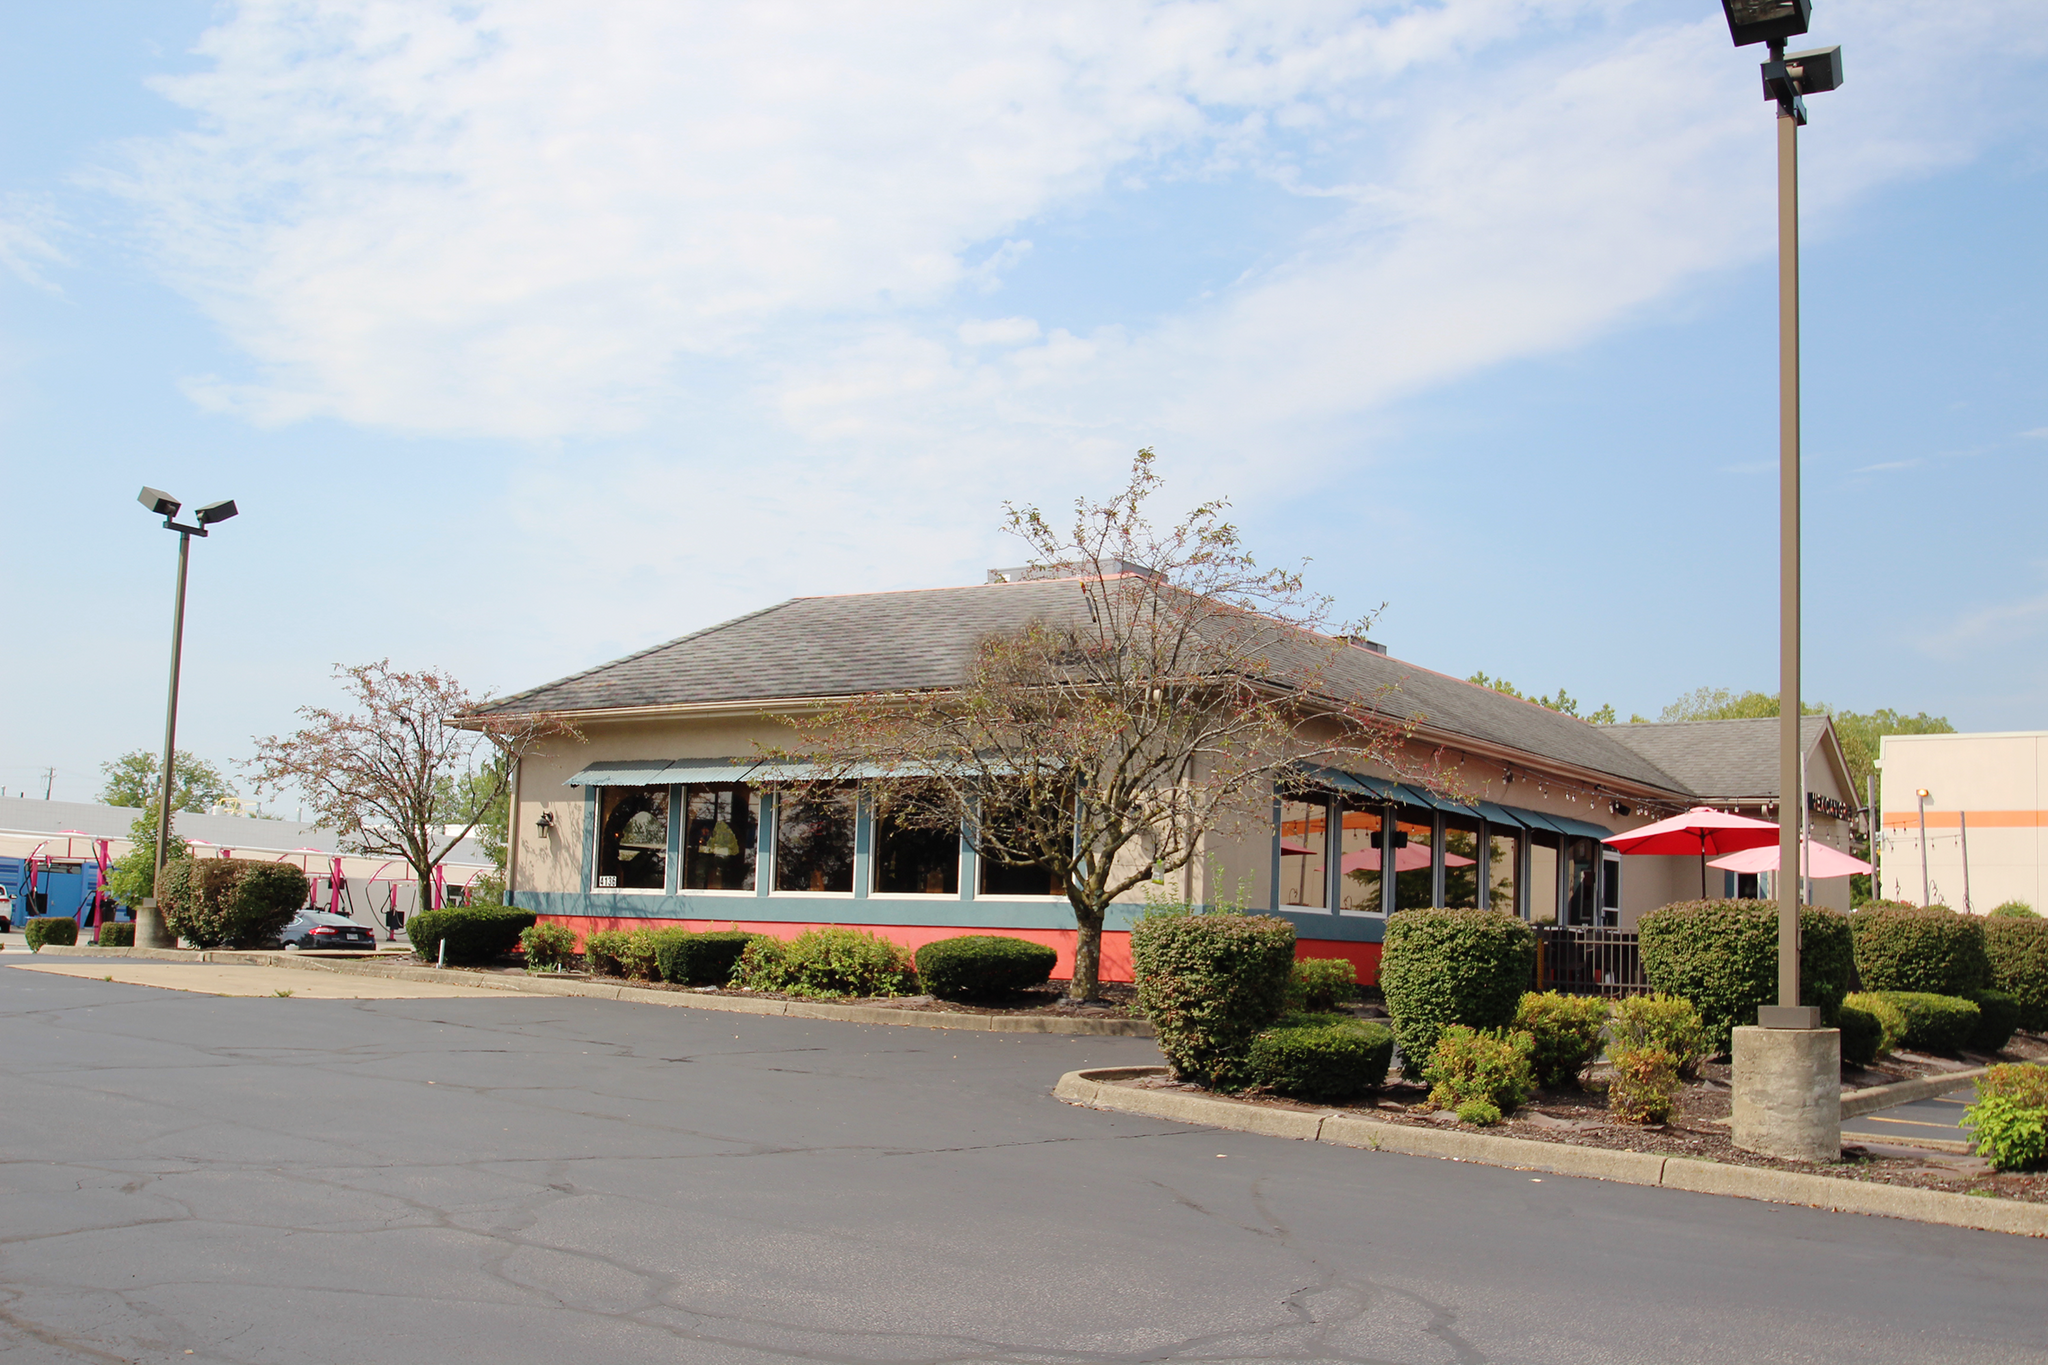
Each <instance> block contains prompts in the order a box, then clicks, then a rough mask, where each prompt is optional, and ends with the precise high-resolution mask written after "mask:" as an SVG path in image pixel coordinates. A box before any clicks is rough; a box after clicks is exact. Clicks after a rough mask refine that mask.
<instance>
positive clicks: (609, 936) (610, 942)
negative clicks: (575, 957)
mask: <svg viewBox="0 0 2048 1365" xmlns="http://www.w3.org/2000/svg"><path fill="white" fill-rule="evenodd" d="M627 937H628V931H627V930H624V929H592V930H591V931H590V932H589V933H587V934H585V935H584V936H583V965H584V966H586V967H588V968H589V969H590V970H591V971H593V972H596V973H597V974H598V975H600V976H624V975H625V974H626V964H625V962H624V961H623V959H622V954H623V953H624V952H625V951H626V939H627Z"/></svg>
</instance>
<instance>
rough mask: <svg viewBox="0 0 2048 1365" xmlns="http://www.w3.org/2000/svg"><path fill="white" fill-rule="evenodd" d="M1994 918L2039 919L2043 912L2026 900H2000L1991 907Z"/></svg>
mask: <svg viewBox="0 0 2048 1365" xmlns="http://www.w3.org/2000/svg"><path fill="white" fill-rule="evenodd" d="M1990 918H1992V919H2039V918H2041V912H2040V911H2039V910H2036V909H2035V908H2034V907H2033V906H2031V905H2028V904H2027V903H2026V902H2025V901H2000V902H1999V903H1998V904H1996V905H1994V906H1992V907H1991V914H1990Z"/></svg>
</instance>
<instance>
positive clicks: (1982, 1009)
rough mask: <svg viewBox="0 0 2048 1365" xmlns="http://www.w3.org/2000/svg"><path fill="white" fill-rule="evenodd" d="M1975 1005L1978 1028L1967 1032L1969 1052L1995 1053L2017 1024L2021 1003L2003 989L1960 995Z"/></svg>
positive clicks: (2002, 1049) (2000, 1048) (2003, 1044)
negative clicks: (1968, 1034) (1970, 1032)
mask: <svg viewBox="0 0 2048 1365" xmlns="http://www.w3.org/2000/svg"><path fill="white" fill-rule="evenodd" d="M1963 998H1964V999H1965V1000H1968V1001H1970V1002H1971V1003H1973V1004H1974V1005H1976V1007H1977V1031H1976V1032H1975V1033H1973V1034H1971V1035H1970V1042H1969V1048H1970V1051H1972V1052H1984V1053H1991V1054H1997V1053H2000V1052H2003V1051H2005V1045H2006V1044H2007V1043H2009V1042H2011V1041H2012V1035H2013V1030H2014V1029H2016V1028H2018V1027H2019V1026H2020V1002H2019V1001H2017V1000H2015V999H2014V998H2013V997H2012V996H2010V995H2008V994H2006V993H2005V992H2004V991H1993V990H1982V991H1971V992H1970V993H1969V994H1968V995H1966V996H1964V997H1963Z"/></svg>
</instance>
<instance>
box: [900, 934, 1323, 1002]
mask: <svg viewBox="0 0 2048 1365" xmlns="http://www.w3.org/2000/svg"><path fill="white" fill-rule="evenodd" d="M1059 956H1060V955H1059V954H1058V953H1057V952H1055V951H1053V950H1052V949H1051V948H1048V947H1047V946H1046V945H1044V944H1042V943H1032V942H1030V941H1029V940H1027V939H1021V938H1004V937H1001V936H999V935H995V934H970V935H967V936H964V937H961V938H942V939H940V940H938V941H937V942H935V943H927V944H925V945H924V947H922V948H919V949H918V950H917V957H916V965H917V979H918V981H919V982H921V983H922V984H923V986H924V989H925V990H926V991H927V992H928V993H929V994H932V995H935V996H937V997H938V998H939V999H941V1000H969V999H973V998H974V997H976V996H987V995H1002V994H1005V993H1007V992H1010V991H1021V990H1028V989H1030V988H1031V987H1033V986H1042V985H1044V984H1045V983H1046V982H1047V981H1048V980H1050V979H1051V977H1052V969H1053V967H1054V965H1055V964H1057V963H1058V962H1059ZM1346 965H1349V964H1346Z"/></svg>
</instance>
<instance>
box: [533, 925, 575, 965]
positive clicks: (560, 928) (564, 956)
mask: <svg viewBox="0 0 2048 1365" xmlns="http://www.w3.org/2000/svg"><path fill="white" fill-rule="evenodd" d="M519 946H520V947H521V948H522V949H524V950H525V952H526V970H528V971H529V972H559V971H560V970H562V968H564V967H566V966H568V965H569V963H570V962H571V961H572V960H573V959H574V958H575V956H576V931H575V930H573V929H571V928H569V926H568V925H566V924H529V925H528V926H527V927H526V928H525V929H524V930H523V931H521V933H520V935H519Z"/></svg>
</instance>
